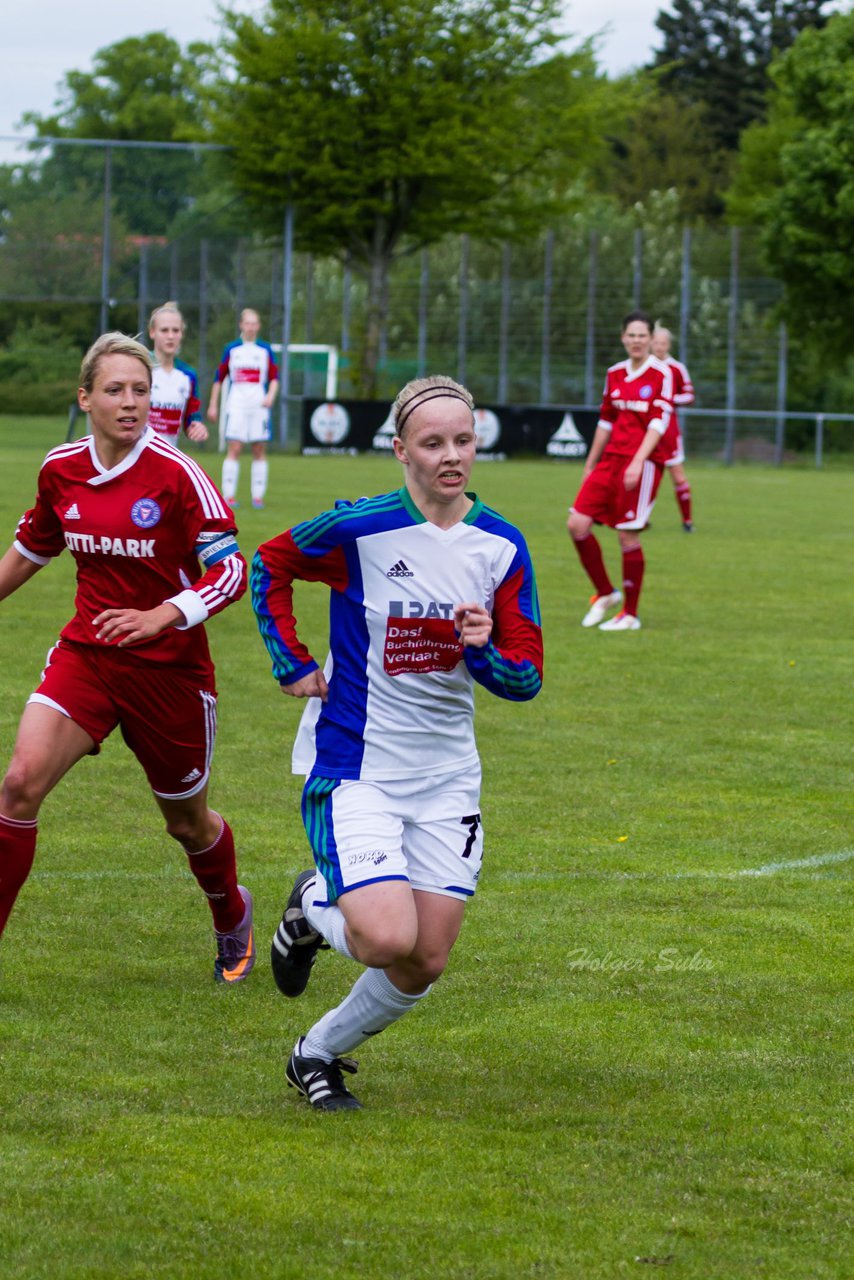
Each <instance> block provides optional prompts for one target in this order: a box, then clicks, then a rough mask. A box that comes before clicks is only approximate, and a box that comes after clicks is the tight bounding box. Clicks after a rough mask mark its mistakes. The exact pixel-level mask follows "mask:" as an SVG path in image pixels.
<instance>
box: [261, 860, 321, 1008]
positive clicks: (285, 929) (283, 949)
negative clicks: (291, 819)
mask: <svg viewBox="0 0 854 1280" xmlns="http://www.w3.org/2000/svg"><path fill="white" fill-rule="evenodd" d="M314 878H315V872H314V871H303V872H302V873H301V874H300V875H298V876H297V878H296V880H295V881H294V887H293V889H292V890H291V896H290V897H289V898H288V905H287V906H286V907H285V913H284V915H283V916H282V923H281V924H280V925H279V927H278V929H277V930H276V932H275V934H274V935H273V942H272V945H271V947H270V968H271V969H272V970H273V978H274V979H275V982H276V986H277V987H278V988H279V990H280V991H281V993H282V995H285V996H301V995H302V993H303V991H305V989H306V987H307V986H308V980H309V977H310V976H311V966H312V965H313V964H314V962H315V960H316V958H317V953H318V951H319V950H320V949H321V947H324V948H326V949H327V950H328V947H327V944H326V943H325V942H324V940H323V938H322V936H321V935H320V934H319V933H318V932H317V930H316V929H312V927H311V925H310V924H309V922H308V921H307V920H306V918H305V916H304V914H303V909H302V891H303V889H304V888H305V886H306V885H307V884H308V882H309V880H313V879H314Z"/></svg>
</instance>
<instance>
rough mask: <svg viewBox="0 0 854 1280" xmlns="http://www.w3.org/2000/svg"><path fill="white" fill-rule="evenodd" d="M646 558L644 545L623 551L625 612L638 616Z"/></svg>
mask: <svg viewBox="0 0 854 1280" xmlns="http://www.w3.org/2000/svg"><path fill="white" fill-rule="evenodd" d="M643 570H644V558H643V548H642V547H632V548H631V550H629V551H624V552H623V591H624V592H625V604H624V605H623V613H632V614H634V616H635V617H637V616H638V600H639V598H640V593H641V586H642V585H643Z"/></svg>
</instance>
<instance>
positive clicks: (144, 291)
mask: <svg viewBox="0 0 854 1280" xmlns="http://www.w3.org/2000/svg"><path fill="white" fill-rule="evenodd" d="M148 249H149V244H148V241H147V240H145V241H143V243H142V244H141V245H140V246H139V283H138V285H137V290H136V328H137V332H138V333H139V335H140V342H144V341H145V334H146V319H147V317H146V312H147V311H148Z"/></svg>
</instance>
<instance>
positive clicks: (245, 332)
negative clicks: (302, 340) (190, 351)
mask: <svg viewBox="0 0 854 1280" xmlns="http://www.w3.org/2000/svg"><path fill="white" fill-rule="evenodd" d="M260 331H261V321H260V319H259V318H258V312H257V311H252V310H250V309H249V308H247V309H246V310H244V311H242V312H241V313H240V341H239V342H230V343H229V344H228V346H227V347H226V348H225V350H224V351H223V353H222V359H221V360H220V362H219V365H218V367H217V371H216V377H215V378H214V384H213V387H212V388H211V398H210V404H209V405H208V417H209V418H210V419H211V421H212V422H216V421H217V419H218V417H219V410H220V404H219V397H220V391H221V389H222V384H223V382H224V381H225V379H226V378H228V382H229V392H228V401H227V403H226V406H225V410H226V423H225V439H226V455H225V459H224V461H223V464H222V493H223V497H224V498H225V500H226V502H227V503H228V505H229V506H230V507H236V506H237V482H238V480H239V477H240V452H241V450H242V448H243V446H244V444H248V445H250V446H251V448H252V469H251V472H250V481H251V492H252V505H253V507H256V508H257V509H259V510H260V508H262V507H263V506H264V497H265V495H266V493H267V477H268V470H269V466H268V463H267V441H268V440H269V439H270V410H271V409H272V407H273V404H274V402H275V399H276V392H277V391H278V389H279V370H278V366H277V365H276V357H275V355H274V354H273V349H272V347H271V346H270V345H269V343H267V342H260V341H259V340H258V334H259V333H260Z"/></svg>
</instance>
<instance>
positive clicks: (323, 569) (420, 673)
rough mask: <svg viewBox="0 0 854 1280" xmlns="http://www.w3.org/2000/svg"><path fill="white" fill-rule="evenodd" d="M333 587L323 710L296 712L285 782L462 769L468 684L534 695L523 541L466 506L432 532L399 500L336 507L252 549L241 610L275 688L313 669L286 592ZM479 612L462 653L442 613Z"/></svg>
mask: <svg viewBox="0 0 854 1280" xmlns="http://www.w3.org/2000/svg"><path fill="white" fill-rule="evenodd" d="M295 579H300V580H303V581H309V582H323V583H325V584H326V585H327V586H329V587H330V588H331V600H330V653H329V657H328V659H327V662H326V667H325V674H326V677H327V680H328V682H329V698H328V700H327V701H326V702H325V703H323V702H321V700H320V699H319V698H311V699H309V700H308V704H307V706H306V710H305V712H304V714H303V717H302V721H301V723H300V728H299V732H298V734H297V739H296V743H295V746H294V754H293V769H294V772H295V773H301V774H313V775H314V776H316V777H323V778H344V779H355V778H362V779H374V780H387V781H391V780H394V779H405V778H415V777H426V776H428V775H431V774H440V773H445V772H448V771H449V770H453V769H457V768H459V769H464V768H465V767H466V766H469V765H471V766H473V765H475V764H476V762H477V760H478V755H477V748H476V745H475V739H474V727H473V712H474V697H473V685H474V682H475V681H476V682H477V683H478V684H481V685H483V686H484V687H485V688H487V689H489V690H490V691H491V692H492V693H495V694H497V695H498V696H499V697H503V698H509V699H512V700H514V701H526V700H528V699H529V698H533V697H534V696H535V695H536V694H537V693H538V692H539V689H540V686H541V683H542V652H543V651H542V632H541V629H540V614H539V604H538V601H537V590H536V584H535V580H534V571H533V567H532V564H531V558H530V556H529V554H528V548H527V546H526V544H525V540H524V538H523V536H522V534H521V533H520V532H519V530H518V529H516V528H515V527H514V526H513V525H512V524H510V523H509V522H508V521H507V520H505V519H504V518H503V517H502V516H500V515H499V514H498V513H497V512H495V511H492V510H490V509H489V508H488V507H486V506H484V505H483V503H481V502H480V501H479V500H478V499H477V498H476V497H473V506H472V508H471V510H470V511H469V512H468V514H467V515H466V516H465V518H464V519H463V520H461V521H460V522H459V523H458V524H455V525H454V526H453V527H452V528H450V529H440V528H439V527H438V526H437V525H434V524H432V523H431V522H430V521H428V520H426V519H425V517H424V516H423V515H422V514H421V512H420V511H419V510H418V508H417V507H416V506H415V504H414V503H413V502H412V499H411V497H410V496H409V493H408V491H407V490H406V489H405V488H403V489H400V490H398V491H396V492H394V493H389V494H384V495H381V496H380V497H376V498H361V499H360V500H359V501H358V502H355V503H344V502H341V503H338V504H337V505H336V507H335V508H334V509H333V510H331V511H325V512H323V513H322V514H321V515H319V516H317V517H315V518H314V519H313V520H308V521H306V522H305V523H303V524H299V525H296V526H295V527H294V528H293V529H290V530H287V531H286V532H285V533H282V534H280V535H279V536H278V537H277V538H273V539H272V540H271V541H270V542H267V543H264V544H263V545H262V546H261V547H259V549H258V552H257V554H256V556H255V560H254V563H253V566H252V579H251V580H252V598H253V605H254V608H255V612H256V615H257V619H258V625H259V628H260V631H261V635H262V637H263V639H264V643H265V645H266V646H267V649H268V651H269V653H270V656H271V658H272V660H273V674H274V675H275V677H276V679H277V680H278V681H279V682H280V684H283V685H288V684H293V683H294V681H296V680H299V679H301V678H302V677H303V676H305V675H307V674H308V673H309V672H311V671H314V670H316V669H317V665H318V664H317V663H316V662H315V661H314V659H313V658H312V657H311V655H310V653H309V652H308V650H307V649H306V647H305V646H304V645H303V644H302V642H301V641H300V640H299V638H298V637H297V634H296V629H295V622H294V614H293V606H292V601H293V592H292V583H293V581H294V580H295ZM467 601H476V602H477V603H479V604H482V605H483V606H484V607H485V608H486V609H488V610H489V611H490V613H491V614H492V618H493V631H492V636H491V638H490V640H489V642H488V644H487V645H485V646H484V647H483V648H474V647H470V646H469V647H465V648H464V647H463V646H462V645H461V644H460V641H459V636H458V635H457V632H456V630H455V628H454V621H453V610H454V606H455V605H457V604H460V603H463V602H467Z"/></svg>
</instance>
